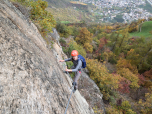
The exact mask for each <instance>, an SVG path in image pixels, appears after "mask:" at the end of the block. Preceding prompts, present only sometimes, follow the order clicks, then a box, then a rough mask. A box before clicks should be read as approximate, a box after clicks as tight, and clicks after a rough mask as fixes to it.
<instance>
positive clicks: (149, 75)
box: [144, 68, 152, 79]
mask: <svg viewBox="0 0 152 114" xmlns="http://www.w3.org/2000/svg"><path fill="white" fill-rule="evenodd" d="M144 76H145V77H146V78H147V79H152V68H151V69H150V70H149V71H146V72H144Z"/></svg>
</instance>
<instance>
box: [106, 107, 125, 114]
mask: <svg viewBox="0 0 152 114" xmlns="http://www.w3.org/2000/svg"><path fill="white" fill-rule="evenodd" d="M106 114H123V113H122V112H121V111H119V110H118V109H116V108H114V107H112V106H108V107H106Z"/></svg>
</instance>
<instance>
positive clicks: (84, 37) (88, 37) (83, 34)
mask: <svg viewBox="0 0 152 114" xmlns="http://www.w3.org/2000/svg"><path fill="white" fill-rule="evenodd" d="M92 36H93V34H92V33H90V32H89V31H88V29H87V28H86V27H84V28H82V29H81V30H80V34H79V35H78V37H76V39H75V40H76V42H77V43H78V44H81V45H83V46H84V48H85V49H86V51H88V52H90V53H91V52H92V51H93V46H92V45H91V44H90V43H91V42H92Z"/></svg>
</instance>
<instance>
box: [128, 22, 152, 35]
mask: <svg viewBox="0 0 152 114" xmlns="http://www.w3.org/2000/svg"><path fill="white" fill-rule="evenodd" d="M150 31H152V21H147V22H144V23H143V25H142V28H141V32H138V31H137V32H133V33H130V36H131V37H133V36H139V37H141V36H144V37H152V34H150Z"/></svg>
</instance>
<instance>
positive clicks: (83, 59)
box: [78, 55, 86, 68]
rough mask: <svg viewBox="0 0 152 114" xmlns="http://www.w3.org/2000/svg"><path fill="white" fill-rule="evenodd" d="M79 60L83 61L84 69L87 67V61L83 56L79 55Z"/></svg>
mask: <svg viewBox="0 0 152 114" xmlns="http://www.w3.org/2000/svg"><path fill="white" fill-rule="evenodd" d="M78 58H79V59H80V60H81V61H82V68H85V67H86V60H85V58H84V57H83V56H82V55H78Z"/></svg>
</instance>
